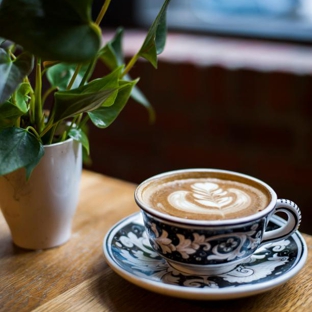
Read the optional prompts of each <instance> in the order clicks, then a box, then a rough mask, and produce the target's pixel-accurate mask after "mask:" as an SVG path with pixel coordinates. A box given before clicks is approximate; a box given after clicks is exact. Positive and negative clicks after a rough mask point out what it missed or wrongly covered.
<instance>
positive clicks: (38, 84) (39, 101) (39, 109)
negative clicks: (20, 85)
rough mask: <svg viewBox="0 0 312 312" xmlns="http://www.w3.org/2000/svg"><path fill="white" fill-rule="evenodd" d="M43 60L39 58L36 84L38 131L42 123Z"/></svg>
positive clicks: (36, 120) (36, 121) (36, 122)
mask: <svg viewBox="0 0 312 312" xmlns="http://www.w3.org/2000/svg"><path fill="white" fill-rule="evenodd" d="M41 78H42V76H41V60H40V58H38V59H37V64H36V86H35V107H34V109H35V124H36V127H37V131H38V132H41V124H42V99H41V93H42V80H41Z"/></svg>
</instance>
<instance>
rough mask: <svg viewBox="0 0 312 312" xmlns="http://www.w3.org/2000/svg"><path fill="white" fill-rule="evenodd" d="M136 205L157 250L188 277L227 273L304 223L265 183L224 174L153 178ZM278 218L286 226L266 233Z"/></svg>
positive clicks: (191, 171)
mask: <svg viewBox="0 0 312 312" xmlns="http://www.w3.org/2000/svg"><path fill="white" fill-rule="evenodd" d="M135 201H136V203H137V205H138V206H139V207H140V209H141V213H142V216H143V220H144V226H145V228H146V233H147V236H148V238H149V241H150V243H151V246H152V248H153V249H154V250H155V251H156V252H157V253H158V254H159V255H160V256H161V257H163V258H164V259H166V260H167V262H168V263H169V264H170V265H171V266H172V267H174V268H175V269H177V270H180V271H183V272H185V273H192V272H196V273H197V274H198V273H201V274H222V273H224V272H228V271H230V270H232V269H234V268H235V267H236V266H237V265H239V264H241V263H245V262H248V261H250V257H251V256H252V255H253V253H254V252H255V251H256V250H257V249H258V248H259V247H260V246H261V245H262V244H264V243H268V242H271V241H276V240H282V239H284V238H286V237H287V236H289V235H291V234H292V233H293V232H295V231H296V230H297V229H298V227H299V225H300V221H301V213H300V210H299V208H298V206H297V205H296V204H295V203H294V202H292V201H290V200H287V199H277V195H276V193H275V192H274V190H273V189H272V188H271V187H270V186H269V185H267V184H266V183H264V182H263V181H261V180H259V179H256V178H254V177H251V176H248V175H245V174H241V173H237V172H231V171H226V170H219V169H184V170H176V171H170V172H165V173H162V174H159V175H156V176H153V177H151V178H149V179H147V180H145V181H144V182H142V183H141V184H140V185H139V186H138V187H137V189H136V191H135ZM277 214H278V215H279V217H283V219H284V220H285V222H283V223H284V225H283V226H282V227H279V228H276V229H274V230H270V231H267V230H266V228H267V225H268V223H269V221H270V219H271V218H272V216H273V215H277Z"/></svg>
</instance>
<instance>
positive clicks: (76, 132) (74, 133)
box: [68, 128, 90, 155]
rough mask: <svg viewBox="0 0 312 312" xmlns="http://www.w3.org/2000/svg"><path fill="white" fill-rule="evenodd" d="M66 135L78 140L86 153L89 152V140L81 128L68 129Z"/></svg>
mask: <svg viewBox="0 0 312 312" xmlns="http://www.w3.org/2000/svg"><path fill="white" fill-rule="evenodd" d="M68 135H69V136H70V137H71V138H73V139H74V140H76V141H78V142H80V143H81V144H82V146H83V147H84V148H85V150H86V152H87V154H88V155H89V153H90V147H89V140H88V136H87V135H86V134H85V133H84V132H83V130H82V129H75V128H72V129H70V131H69V133H68Z"/></svg>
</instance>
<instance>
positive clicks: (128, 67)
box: [120, 53, 139, 78]
mask: <svg viewBox="0 0 312 312" xmlns="http://www.w3.org/2000/svg"><path fill="white" fill-rule="evenodd" d="M138 59H139V54H138V53H137V54H135V55H133V57H132V58H131V60H130V61H129V63H128V64H127V66H126V68H125V70H124V71H123V73H122V74H121V77H120V78H122V77H124V76H125V75H126V74H128V72H129V71H130V69H131V68H132V67H133V66H134V64H135V63H136V61H137V60H138Z"/></svg>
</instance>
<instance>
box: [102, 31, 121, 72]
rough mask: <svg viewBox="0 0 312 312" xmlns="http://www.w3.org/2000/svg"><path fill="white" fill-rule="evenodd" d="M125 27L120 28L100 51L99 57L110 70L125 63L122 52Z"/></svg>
mask: <svg viewBox="0 0 312 312" xmlns="http://www.w3.org/2000/svg"><path fill="white" fill-rule="evenodd" d="M122 39H123V28H118V29H117V31H116V34H115V36H114V37H113V39H112V40H110V41H108V42H107V43H106V45H105V46H104V47H103V48H102V49H101V50H100V51H99V58H100V59H101V60H102V61H103V62H104V63H105V64H106V66H108V68H109V69H110V70H113V69H115V68H117V67H118V66H121V65H123V64H124V63H125V61H124V56H123V52H122Z"/></svg>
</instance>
